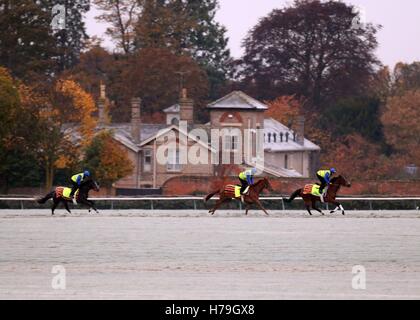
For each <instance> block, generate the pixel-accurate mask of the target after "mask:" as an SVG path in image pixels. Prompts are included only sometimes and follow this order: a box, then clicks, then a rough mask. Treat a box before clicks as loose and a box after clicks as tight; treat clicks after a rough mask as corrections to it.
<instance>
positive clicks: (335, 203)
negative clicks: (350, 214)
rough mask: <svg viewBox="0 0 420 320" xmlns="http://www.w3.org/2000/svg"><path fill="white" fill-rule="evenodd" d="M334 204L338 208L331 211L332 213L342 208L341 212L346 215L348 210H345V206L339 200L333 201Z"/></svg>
mask: <svg viewBox="0 0 420 320" xmlns="http://www.w3.org/2000/svg"><path fill="white" fill-rule="evenodd" d="M332 204H334V205H335V206H336V208H335V209H334V210H333V211H331V213H334V212H336V211H338V210H341V213H342V214H343V216H344V215H346V212H345V210H344V208H343V206H342V205H341V203H339V202H332Z"/></svg>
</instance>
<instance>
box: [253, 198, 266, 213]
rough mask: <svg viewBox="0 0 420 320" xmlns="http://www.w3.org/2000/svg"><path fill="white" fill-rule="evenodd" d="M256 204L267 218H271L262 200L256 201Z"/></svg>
mask: <svg viewBox="0 0 420 320" xmlns="http://www.w3.org/2000/svg"><path fill="white" fill-rule="evenodd" d="M255 203H256V204H257V206H258V207H259V208H260V209H261V210H262V211H264V213H265V214H266V215H267V216H269V214H268V212H267V210H265V208H264V207H263V206H262V204H261V202H260V200H258V199H257V200H256V201H255Z"/></svg>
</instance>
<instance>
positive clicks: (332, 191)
mask: <svg viewBox="0 0 420 320" xmlns="http://www.w3.org/2000/svg"><path fill="white" fill-rule="evenodd" d="M341 187H348V188H350V187H351V183H350V182H348V181H347V180H346V179H345V178H344V177H343V176H338V177H335V178H332V179H331V182H330V185H329V186H328V190H327V194H326V196H325V197H324V202H325V203H331V204H333V205H335V206H336V208H335V209H334V210H332V211H331V213H334V212H336V211H338V210H340V209H341V212H342V214H343V215H345V214H346V213H345V211H344V208H343V206H342V205H341V203H339V202H337V200H336V197H337V194H338V192H339V191H340V188H341ZM299 196H300V197H302V199H303V201H304V202H305V206H306V210H308V212H309V214H310V215H312V212H311V207H312V209H314V210H316V211H318V212H319V213H321V214H322V215H324V213H323V212H322V210H321V209H318V208H317V207H316V203H317V202H321V198H320V197H318V196H314V195H312V194H304V189H299V190H296V191H295V192H294V193H293V194H292V195H291V196H290V198H289V199H283V201H284V202H286V203H291V202H292V201H293V200H294V199H295V198H296V197H299Z"/></svg>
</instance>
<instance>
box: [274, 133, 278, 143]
mask: <svg viewBox="0 0 420 320" xmlns="http://www.w3.org/2000/svg"><path fill="white" fill-rule="evenodd" d="M273 139H274V143H277V133H273Z"/></svg>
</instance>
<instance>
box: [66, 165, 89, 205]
mask: <svg viewBox="0 0 420 320" xmlns="http://www.w3.org/2000/svg"><path fill="white" fill-rule="evenodd" d="M89 177H90V172H89V171H87V170H85V171H84V172H82V173H78V174H75V175H74V176H72V177H71V183H72V185H73V186H72V188H71V193H70V198H72V199H73V203H74V204H77V201H76V199H75V198H74V197H73V196H74V193H75V192H76V191H77V189H79V187H80V185H81V184H82V182H84V181H85V180H86V179H87V178H89Z"/></svg>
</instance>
